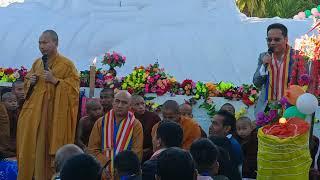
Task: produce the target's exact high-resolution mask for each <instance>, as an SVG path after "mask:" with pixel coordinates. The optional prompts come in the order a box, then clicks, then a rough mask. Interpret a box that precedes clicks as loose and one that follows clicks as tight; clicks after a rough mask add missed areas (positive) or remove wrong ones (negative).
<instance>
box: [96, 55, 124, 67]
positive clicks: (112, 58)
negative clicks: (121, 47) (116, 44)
mask: <svg viewBox="0 0 320 180" xmlns="http://www.w3.org/2000/svg"><path fill="white" fill-rule="evenodd" d="M125 62H126V57H125V56H122V55H121V54H120V53H117V52H114V51H113V52H112V54H110V53H106V54H105V55H104V56H103V60H102V64H103V65H106V64H107V65H109V66H110V68H112V69H113V68H115V67H122V66H123V65H124V64H125Z"/></svg>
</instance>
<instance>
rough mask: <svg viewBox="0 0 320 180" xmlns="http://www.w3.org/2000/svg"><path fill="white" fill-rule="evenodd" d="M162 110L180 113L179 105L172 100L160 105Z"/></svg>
mask: <svg viewBox="0 0 320 180" xmlns="http://www.w3.org/2000/svg"><path fill="white" fill-rule="evenodd" d="M162 110H171V111H173V112H176V113H179V112H180V108H179V104H178V103H177V102H176V101H174V100H167V101H166V102H164V103H163V105H162Z"/></svg>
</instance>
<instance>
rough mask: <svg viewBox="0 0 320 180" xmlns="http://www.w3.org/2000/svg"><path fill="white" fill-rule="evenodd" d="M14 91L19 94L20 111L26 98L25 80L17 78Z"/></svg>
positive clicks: (13, 85) (13, 86)
mask: <svg viewBox="0 0 320 180" xmlns="http://www.w3.org/2000/svg"><path fill="white" fill-rule="evenodd" d="M12 93H13V94H15V95H16V96H17V100H18V112H20V111H21V109H22V106H23V103H24V98H25V93H24V83H23V81H21V80H17V81H16V82H14V83H12Z"/></svg>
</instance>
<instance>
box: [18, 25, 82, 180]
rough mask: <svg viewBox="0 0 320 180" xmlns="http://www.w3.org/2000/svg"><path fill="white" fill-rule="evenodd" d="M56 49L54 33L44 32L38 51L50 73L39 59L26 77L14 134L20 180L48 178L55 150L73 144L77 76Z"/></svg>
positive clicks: (51, 171)
mask: <svg viewBox="0 0 320 180" xmlns="http://www.w3.org/2000/svg"><path fill="white" fill-rule="evenodd" d="M57 47H58V35H57V33H56V32H54V31H53V30H47V31H44V32H43V33H42V35H41V37H40V39H39V49H40V51H41V53H42V54H43V55H44V56H45V55H47V57H48V61H47V63H48V68H49V70H45V69H44V64H45V63H44V61H42V60H41V59H40V58H39V59H37V60H36V61H35V62H34V64H33V65H32V69H31V70H30V72H29V73H28V74H27V76H26V81H25V88H26V92H27V93H26V100H25V103H24V105H23V108H22V110H21V112H20V116H19V121H18V132H17V153H18V154H17V159H18V168H19V174H18V179H19V180H31V179H33V178H34V179H35V180H47V179H50V178H51V177H52V175H53V174H54V156H55V153H56V151H57V150H58V149H59V148H60V147H61V146H63V145H65V144H72V143H74V139H75V131H76V124H77V112H78V105H79V85H80V80H79V73H78V71H77V69H76V68H75V66H74V64H73V63H72V62H71V61H70V60H69V59H67V58H66V57H64V56H62V55H60V54H59V53H58V50H57ZM32 87H33V88H32ZM30 91H31V92H32V93H30Z"/></svg>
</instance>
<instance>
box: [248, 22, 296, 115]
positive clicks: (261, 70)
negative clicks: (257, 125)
mask: <svg viewBox="0 0 320 180" xmlns="http://www.w3.org/2000/svg"><path fill="white" fill-rule="evenodd" d="M267 45H268V48H269V50H268V52H264V53H261V54H260V55H259V59H258V67H257V70H256V72H255V74H254V77H253V84H254V85H255V86H256V87H258V88H260V89H261V94H260V96H259V100H258V103H257V105H256V108H255V114H256V115H257V113H259V112H263V111H265V110H266V107H267V105H268V103H271V102H273V101H279V100H280V99H281V98H282V97H283V96H284V90H285V89H287V87H288V84H289V80H290V74H291V70H292V65H293V64H294V59H293V55H294V54H295V53H294V50H293V49H292V48H291V47H290V46H289V45H288V29H287V27H286V26H284V25H283V24H279V23H275V24H271V25H270V26H268V28H267Z"/></svg>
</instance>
